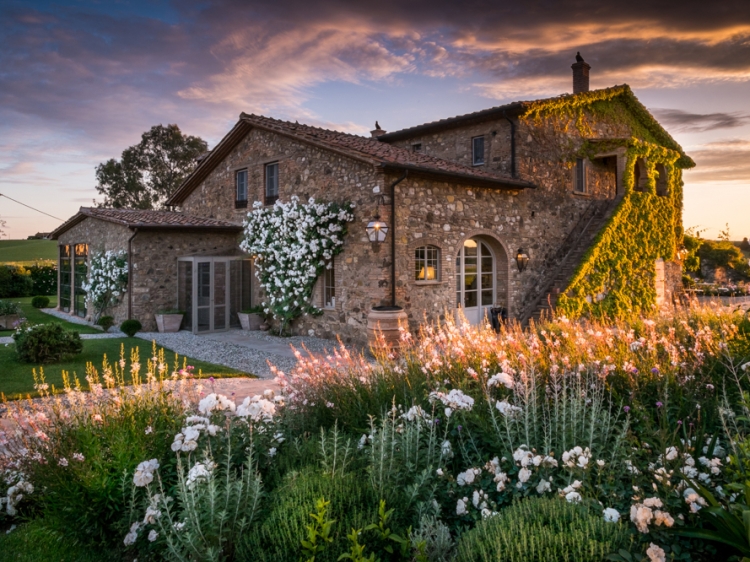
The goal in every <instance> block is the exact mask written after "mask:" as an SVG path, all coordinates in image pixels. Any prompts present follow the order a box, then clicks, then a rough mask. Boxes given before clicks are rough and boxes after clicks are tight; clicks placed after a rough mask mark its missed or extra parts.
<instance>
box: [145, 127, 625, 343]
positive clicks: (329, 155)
mask: <svg viewBox="0 0 750 562" xmlns="http://www.w3.org/2000/svg"><path fill="white" fill-rule="evenodd" d="M482 134H483V135H485V162H486V164H485V165H484V167H483V168H485V169H486V170H488V171H496V172H497V173H498V174H502V175H504V176H508V175H509V174H510V126H509V124H508V122H507V121H505V120H503V119H499V120H495V121H488V122H485V123H480V124H472V125H467V126H462V127H456V128H454V129H451V130H449V131H442V132H436V133H433V134H429V135H422V136H419V137H414V138H412V139H408V140H404V141H399V142H397V143H394V144H397V145H400V146H404V147H408V148H410V147H412V145H414V144H421V147H420V150H422V151H423V152H425V153H428V154H432V155H435V156H438V157H442V158H445V159H448V160H454V161H458V162H462V163H465V164H467V165H471V138H472V137H474V136H477V135H482ZM591 134H592V135H593V136H595V137H596V136H598V137H602V138H611V137H625V136H629V134H630V131H629V130H627V126H625V125H622V124H619V123H609V122H599V123H593V125H592V132H591ZM516 135H517V136H516V146H517V153H516V168H517V172H518V173H517V176H518V177H519V178H520V179H525V180H529V181H532V182H534V183H535V184H536V185H537V186H538V188H537V189H528V190H518V191H511V190H501V189H490V188H476V187H472V186H470V185H460V184H456V183H450V182H440V181H435V180H434V179H426V178H424V177H419V176H418V175H414V174H412V175H410V176H409V177H408V178H407V179H406V180H405V181H402V182H401V183H400V184H399V185H398V186H397V187H396V191H395V200H396V221H395V224H396V232H395V234H396V267H397V278H396V290H397V295H396V304H398V305H401V306H403V307H404V308H405V309H406V311H407V313H408V315H409V321H410V325H411V327H412V328H416V327H417V325H418V324H419V323H420V322H422V321H423V320H427V321H434V320H436V319H439V318H442V317H444V315H445V314H446V313H447V314H454V313H455V308H456V272H455V264H456V255H457V252H458V251H459V250H460V249H461V248H462V246H463V244H464V241H465V240H467V239H469V238H472V237H478V238H479V239H482V240H483V241H485V242H486V243H487V244H488V245H489V246H490V248H491V249H492V251H493V253H494V254H495V257H496V272H495V273H496V277H497V295H496V299H495V300H496V303H497V304H500V305H503V306H505V307H506V308H507V309H509V312H510V316H511V317H514V316H515V315H517V314H518V313H519V312H520V311H521V310H522V308H523V306H524V305H525V304H526V301H527V299H529V298H530V293H531V292H532V290H533V289H534V288H535V287H536V286H538V285H539V284H540V283H541V282H542V281H543V280H542V278H541V264H542V262H543V261H544V259H545V258H546V257H547V256H550V255H552V254H554V253H556V252H557V250H558V249H559V247H560V245H561V243H562V242H563V240H564V239H565V237H566V236H567V235H568V233H569V232H570V231H571V229H572V228H573V227H574V226H575V225H576V223H577V221H578V219H579V218H580V217H581V215H582V214H583V213H584V212H585V210H586V208H587V207H588V206H589V205H590V204H591V202H592V200H596V199H612V198H614V197H615V193H616V191H617V177H618V175H620V174H621V173H622V170H621V169H620V168H621V166H622V159H619V160H618V158H617V157H612V156H607V157H606V158H605V157H601V158H599V157H595V158H594V159H593V160H591V161H588V162H587V178H588V179H587V185H588V189H587V193H585V194H578V193H574V192H573V177H574V176H573V174H574V162H575V155H576V153H577V151H578V150H579V149H580V148H581V147H582V146H583V143H584V141H585V140H586V139H585V138H584V137H583V136H582V135H581V134H580V133H579V132H578V131H577V129H576V128H575V127H574V126H570V124H568V125H566V124H565V123H560V122H554V121H551V120H550V121H541V122H532V121H524V120H521V121H519V122H518V124H517V130H516ZM270 162H279V196H280V199H281V200H288V199H289V198H290V197H291V196H292V195H298V196H299V197H300V198H301V199H303V200H306V199H307V198H309V197H311V196H312V197H315V198H316V199H318V200H324V201H339V202H344V201H351V202H353V203H355V205H356V208H355V220H354V222H353V223H351V224H350V225H349V234H348V236H347V237H346V241H345V244H344V249H343V253H342V254H341V255H340V256H338V258H337V260H336V266H335V270H336V303H335V307H333V308H332V309H330V310H327V309H326V310H324V311H323V313H322V315H321V316H318V317H305V318H302V319H300V320H298V321H297V322H295V325H294V326H293V329H294V331H295V332H296V333H300V334H310V335H318V336H324V337H336V336H340V337H341V338H342V339H343V340H344V341H345V342H351V341H358V342H362V341H364V340H365V338H366V318H367V313H368V311H369V310H370V308H371V307H372V306H377V305H383V304H390V294H391V262H392V256H391V252H390V240H387V241H386V243H385V244H382V245H377V244H375V245H373V244H372V243H370V242H369V241H368V239H367V237H366V234H365V226H366V224H367V222H368V221H369V220H370V219H371V217H372V215H373V214H374V211H375V206H376V198H377V196H378V195H379V194H383V193H386V192H388V187H389V186H390V185H391V184H392V182H394V181H395V180H396V179H397V177H398V176H397V175H391V174H385V175H384V174H381V173H378V172H377V171H376V170H375V169H373V167H371V166H370V165H368V164H365V163H362V162H359V161H356V160H353V159H350V158H347V157H345V156H341V155H339V154H336V153H333V152H328V151H326V150H323V149H320V148H317V147H315V146H312V145H309V144H307V143H304V142H302V141H298V140H296V139H292V138H289V137H287V136H284V135H279V134H276V133H271V132H267V131H263V130H259V129H253V130H251V131H250V132H249V133H248V134H247V136H246V137H245V138H244V139H243V140H242V141H241V142H240V143H238V145H237V146H236V147H235V148H234V149H233V151H232V152H231V153H230V154H229V155H228V156H227V157H226V159H225V160H224V161H223V162H222V163H221V164H220V165H219V166H218V167H217V168H216V169H215V170H214V171H213V172H212V173H211V174H210V175H209V176H208V177H207V179H206V180H205V181H204V182H203V183H202V185H201V186H199V187H198V188H197V189H196V190H195V191H194V192H193V193H191V194H190V195H189V196H188V197H187V198H186V200H185V201H184V203H183V205H182V209H183V210H184V211H185V212H186V213H189V214H194V215H201V216H210V217H213V218H217V219H223V220H230V221H233V222H235V223H237V224H240V223H241V222H242V219H243V218H244V216H245V214H246V213H247V212H248V210H249V209H235V204H234V200H235V172H236V171H237V170H239V169H243V168H247V169H248V192H249V205H250V207H252V202H253V201H254V200H257V201H262V200H263V194H264V173H263V170H264V165H265V164H267V163H270ZM381 214H382V216H383V218H384V219H385V220H386V221H387V222H388V223H389V225H390V226H391V227H392V226H393V225H392V224H391V222H392V221H391V219H390V209H389V208H386V209H381ZM391 232H392V231H391ZM389 239H390V233H389ZM421 245H432V246H436V247H437V248H439V250H440V263H441V266H440V279H439V280H438V281H436V282H419V281H417V280H415V279H414V278H413V277H414V253H415V250H416V248H418V247H419V246H421ZM519 248H523V249H524V250H526V251H527V252H528V253H529V254H530V256H531V261H530V263H529V266H528V269H527V270H526V271H524V272H523V273H519V272H518V270H517V268H516V265H515V261H514V259H513V258H514V256H515V254H516V251H517V250H518V249H519ZM167 274H168V272H167V271H166V270H164V272H163V275H161V277H160V278H162V279H164V281H162V282H161V283H162V284H165V283H166V278H167V277H168V275H167ZM169 275H171V272H169ZM165 286H166V285H165ZM320 291H322V289H321V287H317V288H316V296H315V302H322V299H321V298H320V296H319V295H318V294H317V293H318V292H320ZM261 300H262V294H261V293H260V292H259V291H258V289H257V284H255V286H254V287H253V304H258V303H259V302H261Z"/></svg>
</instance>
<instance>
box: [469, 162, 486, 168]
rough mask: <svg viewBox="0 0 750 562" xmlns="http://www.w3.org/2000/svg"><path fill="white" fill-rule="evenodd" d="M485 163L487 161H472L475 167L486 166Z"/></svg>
mask: <svg viewBox="0 0 750 562" xmlns="http://www.w3.org/2000/svg"><path fill="white" fill-rule="evenodd" d="M485 164H486V162H474V163H472V166H473V167H474V168H477V167H479V166H484V165H485Z"/></svg>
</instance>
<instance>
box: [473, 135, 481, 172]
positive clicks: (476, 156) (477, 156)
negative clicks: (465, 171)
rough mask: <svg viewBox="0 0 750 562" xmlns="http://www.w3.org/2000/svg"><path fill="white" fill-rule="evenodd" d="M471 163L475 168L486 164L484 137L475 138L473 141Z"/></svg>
mask: <svg viewBox="0 0 750 562" xmlns="http://www.w3.org/2000/svg"><path fill="white" fill-rule="evenodd" d="M471 163H472V164H473V165H474V166H481V165H482V164H484V137H483V136H481V137H474V138H473V139H471Z"/></svg>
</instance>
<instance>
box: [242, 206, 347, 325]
mask: <svg viewBox="0 0 750 562" xmlns="http://www.w3.org/2000/svg"><path fill="white" fill-rule="evenodd" d="M353 209H354V204H352V203H344V204H338V203H319V202H317V201H315V199H312V198H311V199H310V200H309V201H308V202H307V203H300V201H299V198H298V197H292V198H291V201H289V202H288V203H284V202H282V201H276V203H275V205H274V206H273V207H264V206H263V205H262V204H261V203H260V202H258V201H256V202H255V203H254V204H253V210H252V211H251V212H250V213H248V215H247V219H246V220H245V225H244V228H245V230H244V233H245V234H244V239H243V240H242V242H241V243H240V247H241V248H242V249H243V250H244V251H245V252H247V253H249V254H252V255H253V256H255V275H256V276H257V277H258V280H259V281H260V284H261V287H263V289H264V290H265V293H266V295H267V299H268V300H267V302H266V303H265V308H266V312H268V313H270V314H273V316H274V318H276V319H278V320H281V322H282V326H281V329H282V331H283V329H284V328H285V326H286V325H287V324H288V323H290V322H291V321H292V320H294V319H295V318H298V317H300V316H302V315H303V314H312V315H317V314H320V310H319V309H318V308H316V307H315V306H313V304H312V302H311V301H312V292H313V288H314V286H315V282H316V280H317V279H318V277H319V276H320V274H321V273H322V272H323V270H324V269H325V268H326V267H328V268H330V267H331V265H332V263H333V262H332V260H333V257H334V256H335V255H337V254H339V253H341V249H342V247H343V245H344V238H345V236H346V232H347V230H346V225H347V223H349V222H351V221H353V220H354V213H353Z"/></svg>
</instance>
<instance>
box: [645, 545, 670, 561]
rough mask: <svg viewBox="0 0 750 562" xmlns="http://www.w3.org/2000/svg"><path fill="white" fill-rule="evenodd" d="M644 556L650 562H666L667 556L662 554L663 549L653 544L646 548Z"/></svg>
mask: <svg viewBox="0 0 750 562" xmlns="http://www.w3.org/2000/svg"><path fill="white" fill-rule="evenodd" d="M646 554H647V555H648V559H649V560H650V561H651V562H666V560H667V554H666V552H664V549H663V548H661V547H660V546H658V545H655V544H654V543H651V545H650V546H649V547H648V550H646Z"/></svg>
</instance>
